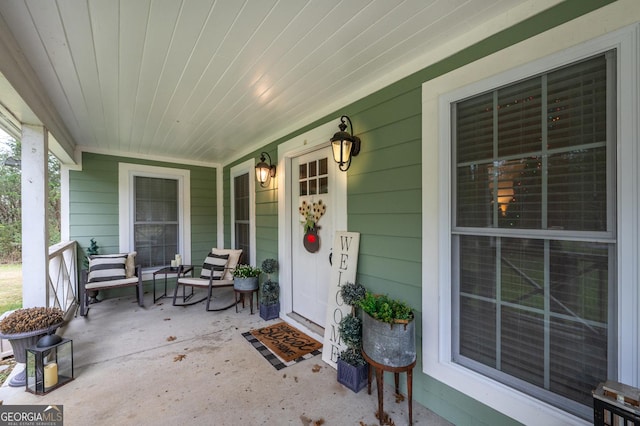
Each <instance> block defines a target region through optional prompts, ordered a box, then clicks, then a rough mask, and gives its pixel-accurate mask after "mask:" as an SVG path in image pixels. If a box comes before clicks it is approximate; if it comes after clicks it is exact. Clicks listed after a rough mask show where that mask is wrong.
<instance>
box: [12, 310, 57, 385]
mask: <svg viewBox="0 0 640 426" xmlns="http://www.w3.org/2000/svg"><path fill="white" fill-rule="evenodd" d="M63 322H64V312H62V310H60V309H59V308H40V307H36V308H24V309H18V310H15V311H13V312H10V313H8V314H7V315H5V316H4V317H3V318H2V320H1V321H0V338H2V339H7V340H8V341H9V343H11V347H12V348H13V356H14V358H15V360H16V362H19V363H22V364H24V363H25V362H26V360H27V358H26V350H27V348H29V347H31V346H35V345H36V343H38V340H40V339H41V338H42V337H44V336H47V335H50V334H54V333H55V331H56V330H57V329H58V327H60V326H61V325H62V323H63ZM25 384H26V375H25V372H24V370H23V371H22V372H20V373H18V374H17V375H15V376H14V377H13V378H12V379H11V381H10V382H9V386H14V387H18V386H24V385H25Z"/></svg>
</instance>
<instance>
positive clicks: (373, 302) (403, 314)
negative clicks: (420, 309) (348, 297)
mask: <svg viewBox="0 0 640 426" xmlns="http://www.w3.org/2000/svg"><path fill="white" fill-rule="evenodd" d="M358 306H359V307H360V308H361V309H362V310H363V311H364V312H366V313H368V314H369V315H371V316H372V317H373V318H375V319H377V320H378V321H382V322H387V323H389V324H393V323H394V322H397V320H401V321H411V320H412V319H413V311H412V310H411V308H410V307H409V306H408V305H407V304H406V303H404V302H401V301H399V300H395V299H391V298H390V297H389V296H386V295H379V294H372V293H370V292H367V294H366V296H365V297H364V299H362V300H361V301H360V302H359V303H358Z"/></svg>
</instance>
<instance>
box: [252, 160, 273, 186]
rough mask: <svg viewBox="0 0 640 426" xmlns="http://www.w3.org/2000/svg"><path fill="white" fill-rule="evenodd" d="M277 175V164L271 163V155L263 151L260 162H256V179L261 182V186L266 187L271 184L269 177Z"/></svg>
mask: <svg viewBox="0 0 640 426" xmlns="http://www.w3.org/2000/svg"><path fill="white" fill-rule="evenodd" d="M265 155H266V156H267V157H268V158H269V164H267V163H266V162H265V160H266V159H265ZM275 176H276V166H275V165H273V164H271V156H270V155H269V154H268V153H266V152H263V153H261V154H260V162H259V163H258V164H256V179H257V180H258V182H260V186H261V187H263V188H266V187H267V186H268V185H269V179H271V178H272V177H275Z"/></svg>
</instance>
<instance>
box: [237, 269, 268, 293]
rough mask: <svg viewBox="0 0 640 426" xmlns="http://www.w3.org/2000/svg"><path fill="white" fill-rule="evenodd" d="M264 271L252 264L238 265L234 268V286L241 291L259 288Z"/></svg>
mask: <svg viewBox="0 0 640 426" xmlns="http://www.w3.org/2000/svg"><path fill="white" fill-rule="evenodd" d="M261 272H262V271H261V270H260V268H256V267H253V266H251V265H238V266H236V269H234V270H233V288H234V289H235V290H240V291H248V290H257V288H258V277H259V276H260V273H261Z"/></svg>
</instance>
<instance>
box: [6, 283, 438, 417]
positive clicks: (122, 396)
mask: <svg viewBox="0 0 640 426" xmlns="http://www.w3.org/2000/svg"><path fill="white" fill-rule="evenodd" d="M145 299H146V300H145V301H146V303H145V306H146V307H145V308H144V309H142V308H140V307H138V305H137V303H136V300H135V297H134V296H133V295H131V296H130V297H129V296H127V297H122V298H113V299H107V300H105V301H103V302H101V303H99V304H96V305H92V308H91V310H90V312H89V315H88V316H87V317H86V318H82V317H80V316H78V317H76V318H73V319H72V320H71V321H70V322H69V323H68V325H67V326H65V327H64V328H63V329H62V335H63V336H64V337H67V338H70V339H72V340H73V346H74V347H73V349H74V365H75V380H74V381H72V382H70V383H68V384H66V385H64V386H62V387H61V388H59V389H56V390H55V391H53V392H51V393H50V394H47V395H44V396H36V395H32V394H30V393H28V392H25V390H24V388H10V387H8V386H7V385H6V384H5V385H4V386H3V387H1V388H0V400H3V401H4V404H12V405H13V404H47V405H48V404H62V405H63V406H64V417H65V424H66V425H82V424H107V423H108V424H137V425H139V424H158V425H162V424H167V425H169V424H170V425H175V424H180V423H184V422H185V421H187V422H189V423H192V424H216V425H237V424H244V425H256V424H272V425H281V424H309V423H305V419H310V420H312V421H317V420H319V419H324V424H326V425H350V424H351V425H358V424H367V425H373V424H378V421H377V419H376V417H375V411H376V407H377V397H376V389H375V384H374V385H373V389H372V394H371V395H368V394H367V392H366V389H364V390H362V391H360V392H359V393H358V394H355V393H353V392H352V391H350V390H349V389H347V388H345V387H343V386H342V385H340V384H339V383H338V382H337V381H336V371H335V370H334V369H333V368H332V367H330V366H329V365H327V364H325V363H324V362H323V361H322V359H321V356H320V355H318V356H316V357H314V358H311V359H308V360H305V361H302V362H299V363H297V364H295V365H292V366H289V367H287V368H284V369H282V370H280V371H278V370H276V369H275V368H273V367H272V366H271V365H270V364H269V363H268V362H267V361H266V360H265V359H264V358H263V357H262V356H261V355H260V354H259V353H258V352H257V351H256V350H255V349H253V347H252V346H251V345H250V344H249V343H248V342H247V341H246V340H245V338H244V337H243V336H242V333H243V332H245V331H248V330H250V329H252V328H259V327H263V326H265V325H266V324H267V322H265V321H264V320H262V319H261V318H260V316H259V315H257V314H254V315H250V314H249V307H248V306H247V307H245V308H244V309H240V310H239V312H238V313H236V312H235V309H228V310H226V311H222V312H206V311H205V309H204V305H203V303H204V302H203V303H201V304H199V305H195V306H190V307H188V308H182V307H174V306H172V305H171V301H170V299H161V300H159V301H158V302H157V303H156V304H153V303H152V300H151V295H150V294H149V293H147V294H146V295H145ZM270 322H274V321H270ZM170 336H174V337H175V340H171V339H168V338H169V337H170ZM169 340H171V341H169ZM178 355H185V356H184V358H183V359H182V360H181V361H177V360H176V357H177V356H178ZM314 366H320V368H319V371H318V372H314V371H313V370H314ZM316 368H317V367H316ZM386 382H387V389H385V401H384V404H385V411H386V412H387V413H388V414H389V415H390V416H391V419H392V420H393V421H394V422H395V424H397V425H402V424H406V422H407V421H408V414H407V403H406V401H402V402H399V403H396V401H395V397H394V396H393V389H392V386H391V383H392V382H393V380H389V379H388V378H387V380H386ZM413 418H414V424H417V425H426V424H428V425H445V424H449V423H448V422H447V421H445V420H444V419H442V418H440V417H439V416H437V415H436V414H434V413H433V412H431V411H429V410H427V409H426V408H424V407H423V406H421V405H420V404H418V403H417V402H416V401H414V403H413ZM311 424H313V423H311Z"/></svg>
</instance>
